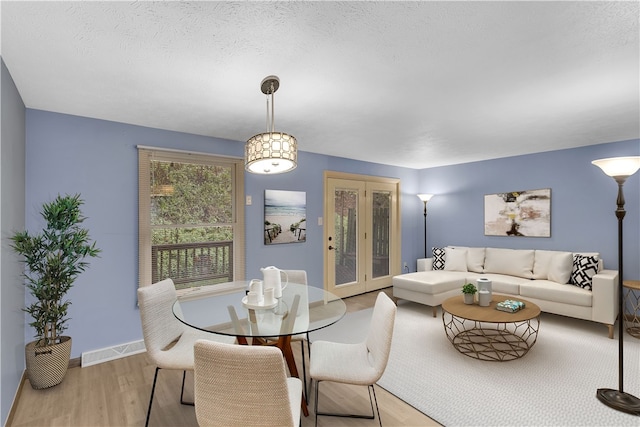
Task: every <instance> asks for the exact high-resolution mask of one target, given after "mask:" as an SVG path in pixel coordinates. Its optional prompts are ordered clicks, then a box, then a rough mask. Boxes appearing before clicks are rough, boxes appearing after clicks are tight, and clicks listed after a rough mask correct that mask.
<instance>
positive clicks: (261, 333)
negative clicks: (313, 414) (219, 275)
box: [173, 281, 347, 415]
mask: <svg viewBox="0 0 640 427" xmlns="http://www.w3.org/2000/svg"><path fill="white" fill-rule="evenodd" d="M225 285H227V286H226V287H228V288H232V289H236V290H234V291H231V292H227V293H220V294H215V295H208V296H201V297H197V298H190V297H189V294H187V295H186V296H184V297H181V298H179V299H178V300H177V301H176V302H175V303H174V304H173V314H174V315H175V317H176V318H177V319H178V320H179V321H181V322H182V323H184V324H185V325H187V326H190V327H192V328H196V329H200V330H202V331H207V332H211V333H213V334H219V335H228V336H235V337H236V338H237V341H238V343H239V344H249V343H251V344H254V345H255V344H260V345H264V344H274V345H276V346H277V347H279V348H280V350H282V353H283V355H284V358H285V360H286V362H287V366H288V368H289V372H290V373H291V375H292V376H295V377H299V375H298V370H297V368H296V364H295V360H294V356H293V352H292V351H291V337H292V336H294V335H301V334H304V335H306V334H307V333H308V332H312V331H316V330H318V329H322V328H325V327H327V326H329V325H332V324H334V323H336V322H337V321H339V320H340V319H342V317H344V315H345V313H346V311H347V307H346V305H345V303H344V301H342V300H341V299H340V298H339V297H338V296H336V295H334V294H332V293H330V292H327V291H325V290H324V289H320V288H316V287H313V286H307V285H301V284H297V283H287V284H286V285H283V289H282V297H280V298H277V299H276V301H275V302H274V303H273V304H269V305H267V306H264V305H260V304H257V305H253V304H247V303H246V292H247V290H248V285H249V282H248V281H236V282H230V283H228V284H225ZM249 341H250V342H249ZM302 404H303V412H304V413H305V415H308V411H307V408H306V402H304V399H303V402H302Z"/></svg>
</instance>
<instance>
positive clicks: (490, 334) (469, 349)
mask: <svg viewBox="0 0 640 427" xmlns="http://www.w3.org/2000/svg"><path fill="white" fill-rule="evenodd" d="M442 322H443V324H444V329H445V332H446V333H447V338H448V339H449V341H450V342H451V344H453V346H454V347H455V348H456V349H457V350H458V351H459V352H460V353H462V354H464V355H465V356H469V357H472V358H474V359H479V360H488V361H498V362H504V361H508V360H514V359H519V358H520V357H522V356H524V355H525V354H527V352H528V351H529V349H531V347H533V345H534V344H535V342H536V339H537V338H538V329H539V327H540V320H539V318H538V317H534V318H532V319H528V320H524V321H521V322H505V323H491V322H479V321H475V320H469V319H465V318H461V317H457V316H455V315H452V314H451V313H448V312H446V311H443V313H442Z"/></svg>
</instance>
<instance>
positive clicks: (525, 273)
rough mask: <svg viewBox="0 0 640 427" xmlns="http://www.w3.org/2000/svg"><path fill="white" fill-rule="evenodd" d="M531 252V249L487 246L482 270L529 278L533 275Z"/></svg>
mask: <svg viewBox="0 0 640 427" xmlns="http://www.w3.org/2000/svg"><path fill="white" fill-rule="evenodd" d="M533 253H534V251H533V249H500V248H487V249H486V250H485V254H486V255H485V260H484V272H485V273H496V274H508V275H510V276H516V277H522V278H525V279H531V278H532V277H533Z"/></svg>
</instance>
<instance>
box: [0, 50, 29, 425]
mask: <svg viewBox="0 0 640 427" xmlns="http://www.w3.org/2000/svg"><path fill="white" fill-rule="evenodd" d="M0 74H1V78H2V81H1V83H0V95H1V101H0V113H1V119H0V123H2V125H1V126H0V129H1V132H0V162H1V165H0V184H1V186H0V193H1V194H2V198H1V200H2V202H1V204H0V218H1V219H0V223H1V225H2V227H1V229H2V233H1V234H0V236H1V238H2V242H1V246H0V258H1V263H2V265H1V267H0V278H1V279H0V280H1V283H0V336H2V340H1V341H0V372H1V375H0V377H1V378H2V380H1V382H0V396H1V402H0V420H1V421H0V422H2V425H5V423H6V419H7V416H8V415H9V410H10V408H11V403H12V402H13V398H14V396H15V393H16V390H17V389H18V385H19V384H20V379H21V378H22V371H23V370H24V366H25V360H24V344H25V341H24V329H25V318H24V313H23V312H22V310H21V309H22V307H23V304H24V296H25V288H24V286H22V285H21V277H20V275H21V273H22V264H21V263H20V262H18V260H19V258H18V256H17V255H16V254H15V253H14V252H13V250H12V249H11V248H10V246H9V243H10V241H9V239H8V237H9V236H10V235H11V234H12V233H13V232H14V231H16V230H21V229H24V198H25V193H24V191H25V187H24V186H25V183H24V177H25V173H24V171H25V149H24V144H25V109H24V103H23V102H22V98H21V97H20V94H19V93H18V90H17V88H16V86H15V84H14V82H13V79H12V78H11V75H10V74H9V70H7V68H6V66H5V64H4V61H2V60H1V59H0Z"/></svg>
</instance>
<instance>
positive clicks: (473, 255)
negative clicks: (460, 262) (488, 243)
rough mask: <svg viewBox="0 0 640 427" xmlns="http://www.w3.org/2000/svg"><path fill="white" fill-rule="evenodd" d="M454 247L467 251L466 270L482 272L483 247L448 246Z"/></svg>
mask: <svg viewBox="0 0 640 427" xmlns="http://www.w3.org/2000/svg"><path fill="white" fill-rule="evenodd" d="M450 247H451V248H454V249H462V250H466V251H467V271H473V272H475V273H482V272H483V268H484V248H469V247H466V246H450Z"/></svg>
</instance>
